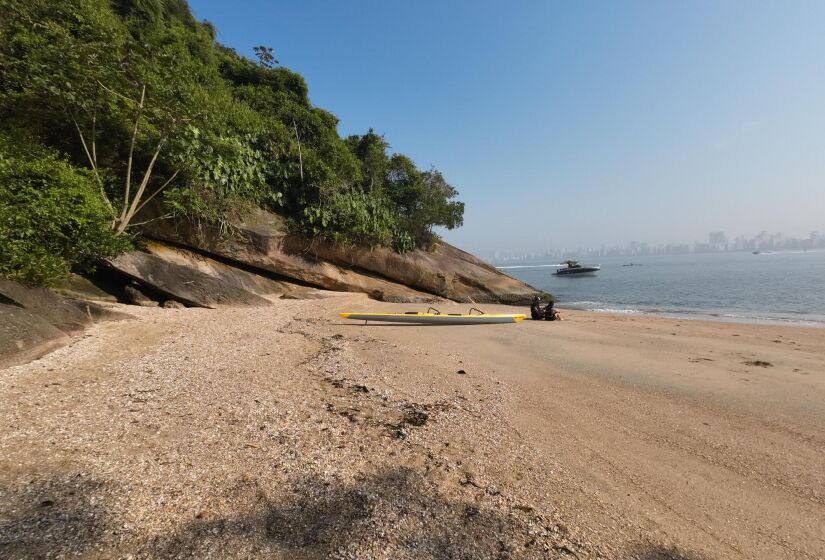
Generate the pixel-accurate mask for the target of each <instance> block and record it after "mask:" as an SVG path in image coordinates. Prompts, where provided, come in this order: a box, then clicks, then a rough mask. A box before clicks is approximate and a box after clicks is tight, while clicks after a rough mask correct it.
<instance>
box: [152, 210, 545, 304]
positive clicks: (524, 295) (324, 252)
mask: <svg viewBox="0 0 825 560" xmlns="http://www.w3.org/2000/svg"><path fill="white" fill-rule="evenodd" d="M235 226H236V227H237V234H236V235H234V236H232V237H230V238H225V237H222V236H221V235H219V233H218V232H217V231H216V230H214V229H211V228H209V227H201V228H195V227H194V226H193V225H192V224H190V223H188V222H185V221H172V220H160V221H156V222H153V223H152V224H151V225H150V226H149V227H148V229H147V230H146V231H145V233H146V235H147V236H149V237H151V238H153V239H157V240H161V241H166V242H170V243H174V244H176V245H183V246H188V247H193V248H195V249H197V250H198V251H202V252H207V253H210V254H213V255H218V256H220V257H222V258H224V259H229V260H231V261H234V262H239V263H243V264H244V265H246V266H250V267H254V268H258V269H263V270H267V271H269V272H273V273H275V274H278V275H280V276H284V277H287V278H291V279H295V280H298V281H300V282H303V283H307V284H311V285H313V286H317V287H320V288H324V289H327V290H336V291H346V292H363V293H366V294H369V295H370V296H371V297H373V298H375V299H379V300H382V301H391V302H413V303H430V302H433V301H437V298H434V296H439V297H442V298H447V299H452V300H456V301H464V302H477V303H509V304H524V303H529V302H530V300H531V299H532V296H533V295H535V294H537V293H538V291H537V290H535V289H534V288H532V287H530V286H528V285H527V284H524V283H523V282H520V281H518V280H516V279H514V278H511V277H509V276H507V275H506V274H503V273H501V272H500V271H498V270H496V269H495V268H493V267H491V266H489V265H488V264H486V263H484V262H482V261H481V260H479V259H477V258H475V257H473V256H472V255H470V254H468V253H465V252H464V251H461V250H459V249H457V248H455V247H453V246H451V245H449V244H447V243H443V242H440V243H438V245H437V246H436V247H435V248H434V250H433V251H430V252H427V251H420V250H419V251H413V252H410V253H407V254H403V255H400V254H397V253H395V252H393V251H390V250H387V249H376V250H369V249H365V248H358V247H343V246H338V245H333V244H330V243H326V242H321V241H310V240H307V239H306V238H304V237H301V236H297V235H291V234H288V233H286V228H285V227H284V221H283V219H282V218H281V217H280V216H278V215H276V214H272V213H270V212H266V211H263V210H255V211H252V212H250V213H248V214H247V215H246V217H245V218H244V219H243V220H241V221H239V222H238V223H236V224H235Z"/></svg>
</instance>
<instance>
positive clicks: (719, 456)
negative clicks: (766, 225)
mask: <svg viewBox="0 0 825 560" xmlns="http://www.w3.org/2000/svg"><path fill="white" fill-rule="evenodd" d="M328 295H330V297H328V298H326V299H319V300H305V301H298V300H276V301H275V302H274V305H273V306H271V307H269V308H221V309H217V310H205V309H160V308H134V307H125V306H113V307H116V308H117V309H118V310H121V311H126V312H127V313H130V314H131V315H132V316H133V317H134V319H132V320H127V321H119V322H113V323H103V324H99V325H97V326H95V327H93V328H92V329H90V330H89V331H87V332H86V333H85V335H83V336H81V337H79V338H77V339H76V340H74V341H73V342H72V344H71V345H69V346H67V347H64V348H61V349H59V350H57V351H55V352H53V353H51V354H49V355H47V356H45V357H44V358H42V359H40V360H37V361H35V362H32V363H30V364H26V365H23V366H17V367H13V368H7V369H2V370H0V426H2V430H0V557H2V558H30V557H70V556H71V557H76V555H80V557H82V558H160V557H173V558H174V557H180V558H206V557H214V558H257V557H267V558H285V559H286V558H387V559H395V558H411V559H412V558H467V559H469V558H616V559H620V558H621V559H624V558H638V559H641V560H653V559H666V558H670V559H684V560H687V559H704V558H708V559H710V558H743V559H744V558H765V559H779V558H787V559H791V558H793V559H799V558H802V559H805V558H811V559H813V558H824V557H825V435H824V434H825V431H823V428H825V330H820V329H806V328H800V327H778V326H768V325H743V324H733V323H709V322H701V321H686V320H675V319H659V318H650V317H636V316H633V317H628V316H616V315H606V314H587V313H583V312H565V313H564V315H565V318H566V320H565V321H562V322H543V321H542V322H538V321H530V320H527V321H524V322H522V323H521V324H518V325H484V326H434V327H426V326H403V325H380V324H369V325H366V326H364V325H362V324H360V323H357V322H347V321H343V320H341V319H339V318H338V317H337V315H336V312H338V311H344V310H348V311H358V310H370V309H372V310H412V309H421V308H422V306H412V305H392V304H385V303H376V302H372V301H369V300H367V299H365V298H364V297H362V296H358V295H341V294H337V295H334V296H333V295H331V294H328ZM438 307H439V308H441V310H442V311H449V312H456V311H466V310H467V308H468V307H469V306H467V305H457V304H451V305H443V306H438ZM482 307H483V308H484V309H485V310H487V311H490V312H493V311H497V312H512V311H513V309H511V308H505V307H500V306H482ZM518 311H519V312H523V311H524V310H518Z"/></svg>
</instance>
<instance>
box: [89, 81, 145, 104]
mask: <svg viewBox="0 0 825 560" xmlns="http://www.w3.org/2000/svg"><path fill="white" fill-rule="evenodd" d="M97 83H98V85H99V86H100V87H102V88H103V89H105V90H106V91H108V92H109V93H111V94H112V95H116V96H118V97H120V98H121V99H123V100H124V101H128V102H129V103H136V104H138V105H140V103H138V102H137V101H135V100H134V99H132V98H130V97H126V96H125V95H123V94H122V93H118V92H116V91H115V90H113V89H109V88H107V87H106V86H104V85H103V82H101V81H100V80H97ZM143 90H144V91H145V90H146V86H143ZM142 98H143V96H142V95H141V99H142Z"/></svg>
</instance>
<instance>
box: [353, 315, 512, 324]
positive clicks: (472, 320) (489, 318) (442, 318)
mask: <svg viewBox="0 0 825 560" xmlns="http://www.w3.org/2000/svg"><path fill="white" fill-rule="evenodd" d="M340 315H341V317H342V318H344V319H352V320H355V321H381V322H383V323H407V324H414V325H492V324H501V323H518V322H519V321H521V320H523V319H524V317H525V316H524V315H518V314H503V313H489V314H479V315H450V314H447V313H440V314H436V313H340Z"/></svg>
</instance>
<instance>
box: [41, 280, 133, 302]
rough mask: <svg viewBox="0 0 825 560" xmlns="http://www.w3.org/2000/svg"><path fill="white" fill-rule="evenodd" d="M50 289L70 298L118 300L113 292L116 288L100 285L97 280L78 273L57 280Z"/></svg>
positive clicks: (104, 300)
mask: <svg viewBox="0 0 825 560" xmlns="http://www.w3.org/2000/svg"><path fill="white" fill-rule="evenodd" d="M52 291H54V292H57V293H58V294H60V295H62V296H66V297H68V298H72V299H83V300H88V301H102V302H105V303H117V301H118V300H117V296H116V295H115V294H114V292H115V291H118V290H117V288H115V287H112V286H103V287H101V285H100V283H99V282H97V281H95V280H92V279H91V278H87V277H86V276H81V275H80V274H69V275H68V276H67V277H66V278H62V279H60V280H58V281H57V283H56V284H55V285H54V286H52Z"/></svg>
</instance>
